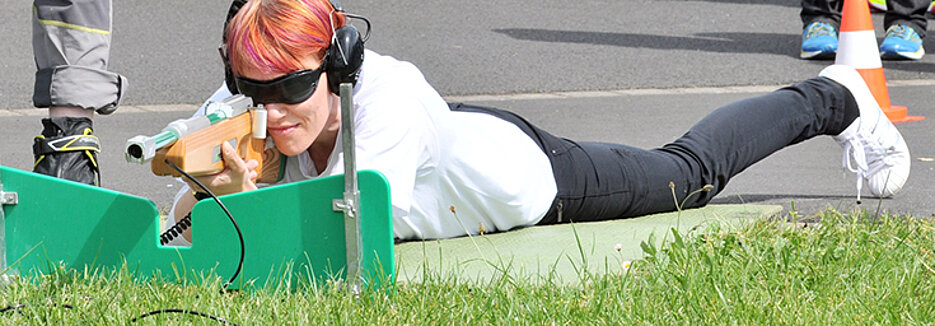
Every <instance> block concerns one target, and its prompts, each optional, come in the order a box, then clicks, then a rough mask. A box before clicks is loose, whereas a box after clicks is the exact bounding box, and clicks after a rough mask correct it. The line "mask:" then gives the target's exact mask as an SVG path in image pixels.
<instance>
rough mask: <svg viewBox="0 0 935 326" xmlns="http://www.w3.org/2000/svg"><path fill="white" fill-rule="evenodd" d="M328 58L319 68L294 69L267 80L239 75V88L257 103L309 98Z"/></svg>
mask: <svg viewBox="0 0 935 326" xmlns="http://www.w3.org/2000/svg"><path fill="white" fill-rule="evenodd" d="M325 62H326V60H322V63H321V66H319V67H318V68H317V69H314V70H312V69H303V70H299V71H293V72H290V73H288V74H285V75H283V76H280V77H279V78H276V79H273V80H267V81H259V80H253V79H249V78H244V77H237V89H238V90H239V91H240V93H241V94H243V95H245V96H248V97H250V98H252V99H253V102H254V103H255V104H269V103H285V104H296V103H301V102H302V101H305V100H307V99H308V98H309V97H311V96H312V94H314V93H315V88H317V87H318V77H319V76H321V73H322V72H323V71H324V68H325Z"/></svg>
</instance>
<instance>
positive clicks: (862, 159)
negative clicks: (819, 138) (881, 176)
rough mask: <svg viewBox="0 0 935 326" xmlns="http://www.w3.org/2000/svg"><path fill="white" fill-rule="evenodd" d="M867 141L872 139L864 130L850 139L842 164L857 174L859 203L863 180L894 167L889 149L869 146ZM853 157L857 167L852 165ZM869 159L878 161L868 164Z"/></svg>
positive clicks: (845, 148)
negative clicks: (888, 152)
mask: <svg viewBox="0 0 935 326" xmlns="http://www.w3.org/2000/svg"><path fill="white" fill-rule="evenodd" d="M867 139H870V138H869V135H867V134H866V132H865V131H862V130H861V131H858V132H857V135H856V137H850V138H848V139H847V142H846V143H845V144H844V158H843V159H842V162H841V163H842V164H843V165H844V168H846V169H847V170H849V171H851V172H855V173H857V202H860V191H861V189H862V188H863V180H862V179H864V178H865V177H867V176H869V175H873V174H875V173H877V172H879V171H880V170H882V169H884V168H886V167H889V166H893V165H894V163H893V162H892V161H891V160H890V157H889V156H888V155H886V152H887V149H884V148H882V147H880V146H869V145H870V144H869V142H868V141H867ZM851 157H853V158H854V163H855V164H856V165H857V166H856V167H855V166H852V165H851ZM867 157H875V158H877V159H876V160H874V161H873V164H870V163H869V162H867ZM884 187H886V185H884Z"/></svg>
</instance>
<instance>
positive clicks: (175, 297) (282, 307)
mask: <svg viewBox="0 0 935 326" xmlns="http://www.w3.org/2000/svg"><path fill="white" fill-rule="evenodd" d="M873 215H874V214H873V213H872V212H870V213H863V214H862V213H852V214H847V215H845V214H842V213H840V212H837V211H834V210H830V209H829V210H827V211H824V212H822V213H820V216H819V217H820V218H821V223H820V224H818V225H815V224H812V225H809V226H808V227H802V226H801V225H797V224H794V223H785V222H784V221H760V222H757V223H753V224H751V225H748V226H746V227H744V228H742V229H739V230H723V229H709V230H705V231H704V232H698V231H696V232H693V233H689V234H678V233H674V232H673V233H671V234H669V235H668V236H667V238H668V240H667V241H666V242H665V243H664V244H663V245H661V246H658V247H656V246H652V245H648V244H647V245H646V246H644V251H645V256H644V258H643V259H639V260H636V261H633V262H632V265H631V267H630V269H629V270H621V271H620V273H616V274H614V273H611V274H601V275H592V276H591V277H588V278H586V279H587V281H586V282H583V283H581V284H577V285H566V284H559V283H550V282H543V281H542V280H527V279H522V278H516V277H511V276H509V275H504V276H502V277H496V278H493V279H491V280H488V281H484V282H478V281H467V280H464V279H461V278H459V277H457V276H451V275H445V276H442V275H434V276H429V277H427V278H426V280H425V281H424V282H421V283H403V282H399V283H398V284H397V288H396V292H395V294H394V295H390V294H388V293H389V292H387V291H364V292H363V293H361V295H360V297H359V298H355V297H354V296H353V295H351V294H349V293H347V292H346V291H343V290H341V288H340V287H338V286H328V285H324V286H316V287H312V288H306V289H301V290H297V291H289V290H282V289H260V290H257V291H250V292H236V293H221V292H220V291H219V289H220V288H221V285H222V283H223V279H222V277H206V278H205V279H204V281H202V282H197V284H195V283H192V284H176V283H172V282H168V281H165V280H163V279H162V278H160V277H152V278H147V279H142V280H141V279H139V278H134V277H132V275H131V273H129V272H128V271H126V270H117V271H107V272H103V271H97V272H95V271H76V270H66V269H59V270H58V271H56V272H55V273H52V274H51V275H46V276H41V277H37V278H36V279H31V280H19V281H16V282H13V283H11V284H9V285H7V286H6V287H4V288H2V289H0V292H2V293H3V296H2V300H0V301H2V305H3V306H7V305H11V306H15V305H24V306H22V307H20V308H18V309H8V310H6V311H5V312H2V313H0V324H62V323H65V324H81V325H87V324H90V325H94V324H107V325H110V324H127V323H130V321H131V320H132V319H133V318H135V317H138V316H140V315H142V314H144V313H146V312H148V311H151V310H156V309H168V308H180V309H190V310H196V311H199V312H203V313H206V314H211V315H214V316H219V317H222V318H224V319H226V320H229V321H231V322H234V323H238V324H245V325H254V324H283V323H285V324H341V325H345V324H353V325H357V324H367V325H383V324H390V325H405V324H429V325H439V324H443V325H444V324H485V325H486V324H492V325H500V324H524V325H525V324H548V325H551V324H574V325H577V324H622V323H636V324H648V325H659V324H778V325H783V324H795V325H799V324H861V325H862V324H900V325H902V324H931V323H933V322H935V304H932V302H935V269H933V268H932V265H933V264H935V248H933V247H935V222H933V221H932V220H930V219H914V218H908V217H899V216H882V217H875V216H873ZM179 323H183V324H185V323H193V324H206V325H211V324H217V322H215V321H212V320H210V319H206V318H199V317H195V316H190V315H184V314H160V315H156V316H152V317H148V318H145V319H143V320H142V321H141V322H140V324H147V325H151V324H179Z"/></svg>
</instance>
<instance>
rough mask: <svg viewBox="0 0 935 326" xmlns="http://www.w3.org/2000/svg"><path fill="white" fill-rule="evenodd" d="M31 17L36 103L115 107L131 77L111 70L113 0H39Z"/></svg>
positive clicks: (98, 108) (40, 105) (100, 109)
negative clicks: (109, 69) (109, 63)
mask: <svg viewBox="0 0 935 326" xmlns="http://www.w3.org/2000/svg"><path fill="white" fill-rule="evenodd" d="M32 18H33V19H32V20H33V37H32V45H33V55H34V56H35V60H36V84H35V87H34V89H33V97H32V100H33V105H34V106H36V107H38V108H47V107H51V106H74V107H80V108H84V109H88V110H95V111H97V112H98V113H100V114H110V113H113V112H114V111H115V110H117V106H118V105H119V103H120V99H121V98H122V97H123V93H124V91H125V90H126V87H127V79H126V78H125V77H123V76H121V75H118V74H116V73H113V72H110V71H108V70H107V62H108V59H109V58H110V40H111V38H110V32H111V25H112V24H111V18H112V9H111V0H35V2H34V4H33V16H32Z"/></svg>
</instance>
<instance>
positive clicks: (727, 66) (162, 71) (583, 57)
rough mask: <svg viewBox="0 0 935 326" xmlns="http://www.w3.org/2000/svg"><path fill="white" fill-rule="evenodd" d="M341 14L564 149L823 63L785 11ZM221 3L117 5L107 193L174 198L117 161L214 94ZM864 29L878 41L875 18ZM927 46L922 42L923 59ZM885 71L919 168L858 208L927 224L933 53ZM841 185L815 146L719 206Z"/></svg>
mask: <svg viewBox="0 0 935 326" xmlns="http://www.w3.org/2000/svg"><path fill="white" fill-rule="evenodd" d="M344 2H345V3H344V5H345V7H346V8H347V9H348V10H349V11H351V12H354V13H358V14H362V15H365V16H368V17H369V18H370V19H371V21H372V22H373V26H374V29H373V32H372V34H371V38H370V40H369V41H368V42H367V47H368V48H370V49H373V50H375V51H378V52H381V53H383V54H390V55H393V56H396V57H397V58H401V59H404V60H408V61H411V62H413V63H415V64H416V65H417V66H419V67H420V68H421V69H422V71H423V73H424V74H425V76H426V78H427V79H428V80H429V81H430V82H431V83H432V84H433V85H435V86H436V88H437V89H438V90H439V92H440V93H441V94H443V95H444V96H446V97H447V98H448V99H450V100H466V101H470V102H473V103H479V104H487V105H494V106H498V107H501V108H506V109H510V110H513V111H516V112H518V113H520V114H522V115H523V116H526V117H527V118H529V119H530V120H531V121H533V122H534V123H536V124H538V125H540V126H541V127H543V128H545V129H546V130H550V131H553V132H554V133H556V134H559V135H562V136H566V137H569V138H573V139H581V140H599V141H612V142H623V143H627V144H631V145H636V146H642V147H652V146H659V145H662V144H664V143H665V142H668V141H671V140H672V139H674V138H676V137H678V136H679V135H681V134H682V133H683V132H684V131H685V130H686V129H687V128H688V127H690V126H691V125H692V124H693V123H694V122H695V121H697V120H698V119H700V118H701V117H703V116H704V115H705V114H707V113H708V112H710V111H711V110H713V109H714V108H716V107H718V106H721V105H724V104H727V103H729V102H731V101H735V100H738V99H742V98H746V97H749V96H755V95H758V94H762V93H763V92H767V91H769V90H772V89H775V88H776V87H778V85H784V84H788V83H792V82H795V81H799V80H803V79H806V78H810V77H813V76H815V75H817V73H818V72H819V71H820V70H821V68H823V67H824V66H826V65H828V64H830V63H831V62H829V61H803V60H799V59H798V46H799V38H800V33H801V22H800V21H799V18H798V12H799V7H798V3H799V2H798V1H796V0H784V1H780V0H762V1H740V0H709V1H703V0H699V1H678V0H669V1H660V0H656V1H650V0H645V1H630V0H627V1H577V2H566V1H554V0H543V1H537V2H535V3H529V2H527V1H512V2H511V1H507V2H504V1H470V2H456V1H344ZM228 3H229V2H228V1H221V0H204V1H181V0H165V1H141V0H121V1H116V3H115V6H114V17H115V18H114V31H113V48H112V51H111V62H110V67H111V69H112V70H113V71H116V72H119V73H121V74H124V75H125V76H127V78H128V79H129V81H130V85H129V89H128V91H127V95H126V97H125V99H124V102H123V103H124V107H123V108H122V109H121V110H120V111H118V112H117V113H116V114H115V115H112V116H105V117H98V118H97V119H96V120H95V132H96V133H97V134H98V135H99V136H100V137H101V138H102V139H103V141H104V148H105V150H104V154H103V155H102V158H101V161H102V165H103V171H104V185H105V187H107V188H111V189H115V190H118V191H123V192H127V193H131V194H136V195H140V196H143V197H147V198H151V199H153V200H154V201H155V202H156V203H157V206H159V207H160V208H163V207H165V206H167V205H168V203H169V202H170V201H171V197H172V195H173V194H174V193H175V189H177V184H176V183H175V181H173V180H172V179H168V178H159V177H155V176H152V175H151V174H149V171H148V167H143V166H139V165H131V164H127V163H125V162H124V161H123V156H122V153H121V152H120V150H121V149H122V148H123V144H124V142H125V141H126V139H128V138H129V137H132V136H134V135H137V134H151V133H154V132H156V131H158V130H159V129H161V128H162V126H164V125H165V124H166V123H168V122H169V121H171V120H174V119H177V118H181V117H187V116H189V115H190V110H191V109H192V108H193V106H195V105H197V104H199V103H201V102H202V101H203V100H204V98H206V97H207V96H208V95H209V94H210V93H211V92H212V91H213V90H214V89H216V88H217V87H218V86H219V85H220V84H221V82H222V78H223V74H222V68H221V63H220V61H219V59H218V55H217V45H218V43H219V42H220V32H221V24H222V22H223V19H224V16H225V14H226V9H227V6H228ZM0 5H3V8H5V9H4V10H3V11H0V27H2V28H3V31H4V33H0V58H2V59H0V73H2V76H4V78H2V79H0V139H2V140H4V141H3V142H0V164H4V165H7V166H12V167H16V168H20V169H27V170H28V169H30V168H31V160H32V158H31V153H30V146H31V139H32V137H33V136H34V135H35V134H36V133H37V132H38V131H39V129H40V125H39V121H38V120H39V118H40V117H41V115H42V114H44V111H42V110H36V109H31V108H29V107H30V106H31V94H32V83H33V73H34V71H35V66H34V63H33V61H32V52H31V45H30V33H31V21H30V11H31V9H30V6H29V2H26V1H14V0H0ZM873 18H874V20H875V22H876V24H875V27H876V28H877V35H878V36H882V35H883V28H882V15H881V14H874V17H873ZM933 40H935V38H929V39H928V40H926V42H925V44H926V46H927V47H928V48H930V49H935V43H933V42H935V41H933ZM884 67H885V69H886V77H887V80H888V81H890V88H889V89H890V93H891V98H892V100H893V102H894V103H895V104H900V105H906V106H908V107H909V110H910V114H913V115H924V116H928V117H930V119H929V120H925V121H921V122H910V123H902V124H899V125H898V126H899V128H900V130H901V131H902V132H903V134H904V136H905V137H906V138H907V141H908V143H909V146H910V149H911V151H912V154H913V155H912V156H913V159H914V161H913V168H912V176H911V178H910V180H909V182H908V183H907V184H906V187H905V188H904V190H903V191H902V192H901V193H900V194H899V195H898V196H897V197H896V198H894V199H886V200H882V201H875V200H867V199H865V200H864V204H863V205H862V207H864V208H867V209H872V210H875V209H876V208H877V207H878V206H879V207H881V209H882V210H887V211H891V212H900V213H911V214H913V215H916V216H929V215H932V213H935V201H933V200H932V194H931V191H930V189H931V187H929V186H928V182H931V181H932V180H935V178H933V177H935V171H933V169H935V163H933V162H929V160H928V159H929V158H932V157H935V153H933V148H935V147H933V146H932V145H933V144H932V139H933V137H932V131H931V130H933V129H932V127H931V123H932V119H935V112H933V111H935V107H933V105H932V104H931V101H930V100H929V95H930V94H931V92H932V90H933V87H935V55H928V56H926V57H925V58H924V59H923V60H921V61H915V62H885V63H884ZM844 175H845V174H844V173H843V172H842V169H841V150H840V148H839V147H838V146H837V145H836V144H835V143H834V142H833V141H831V139H830V138H827V137H825V138H819V139H815V140H812V141H808V142H805V143H803V144H799V145H795V146H792V147H790V148H788V149H785V150H783V151H780V152H779V153H776V154H775V155H773V156H771V157H769V158H767V159H766V160H764V161H763V162H761V163H759V164H757V165H755V166H754V167H752V168H750V169H748V170H747V171H745V172H743V173H742V174H740V175H739V176H738V177H736V178H735V179H734V180H732V181H731V183H730V184H729V185H728V187H727V188H726V189H725V191H724V192H723V193H722V194H721V195H719V196H718V197H717V198H716V199H715V202H723V203H727V202H730V203H736V202H748V203H775V204H781V205H783V206H784V207H786V209H791V208H792V207H793V205H794V207H795V208H796V209H797V210H799V211H800V212H803V213H805V214H809V213H811V212H815V211H818V210H819V209H821V208H824V207H827V206H829V205H830V206H833V207H837V208H839V209H841V210H849V209H851V208H853V207H855V206H854V199H856V198H855V195H856V188H855V187H854V176H853V174H846V177H845V176H844Z"/></svg>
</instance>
